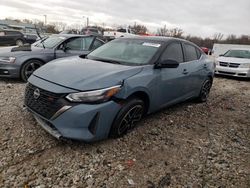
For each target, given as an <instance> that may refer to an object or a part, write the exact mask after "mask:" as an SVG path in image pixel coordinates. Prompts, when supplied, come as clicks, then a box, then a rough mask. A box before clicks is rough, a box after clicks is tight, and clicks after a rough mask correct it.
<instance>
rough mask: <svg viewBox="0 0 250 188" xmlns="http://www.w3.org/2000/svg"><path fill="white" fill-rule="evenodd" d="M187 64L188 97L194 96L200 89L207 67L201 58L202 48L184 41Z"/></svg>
mask: <svg viewBox="0 0 250 188" xmlns="http://www.w3.org/2000/svg"><path fill="white" fill-rule="evenodd" d="M183 49H184V55H185V63H184V64H185V65H186V70H187V75H188V77H187V80H186V83H187V84H186V85H185V86H184V88H185V91H186V94H185V96H186V98H190V97H194V96H195V95H197V91H198V90H200V83H201V82H202V79H203V77H204V76H203V72H204V68H205V64H204V62H203V61H202V60H201V52H200V50H199V49H198V48H197V47H196V46H194V45H192V44H189V43H183Z"/></svg>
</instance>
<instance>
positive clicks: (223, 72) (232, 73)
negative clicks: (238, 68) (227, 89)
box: [218, 71, 236, 75]
mask: <svg viewBox="0 0 250 188" xmlns="http://www.w3.org/2000/svg"><path fill="white" fill-rule="evenodd" d="M218 72H219V73H221V74H228V75H235V74H236V73H234V72H225V71H218Z"/></svg>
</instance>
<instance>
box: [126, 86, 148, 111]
mask: <svg viewBox="0 0 250 188" xmlns="http://www.w3.org/2000/svg"><path fill="white" fill-rule="evenodd" d="M131 98H139V99H141V100H143V102H144V103H145V114H147V113H148V111H149V107H150V98H149V95H148V93H147V92H145V91H135V92H133V93H131V94H130V95H129V96H128V97H127V99H131Z"/></svg>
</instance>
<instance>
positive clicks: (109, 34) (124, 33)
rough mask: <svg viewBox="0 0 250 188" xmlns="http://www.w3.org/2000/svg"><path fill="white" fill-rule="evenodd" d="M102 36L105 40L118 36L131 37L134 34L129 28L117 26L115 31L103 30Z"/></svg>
mask: <svg viewBox="0 0 250 188" xmlns="http://www.w3.org/2000/svg"><path fill="white" fill-rule="evenodd" d="M103 36H104V37H105V38H106V39H107V40H113V39H116V38H120V37H133V36H136V35H135V34H134V32H133V31H132V30H131V29H129V28H119V29H117V30H116V31H104V34H103Z"/></svg>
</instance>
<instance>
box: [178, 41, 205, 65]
mask: <svg viewBox="0 0 250 188" xmlns="http://www.w3.org/2000/svg"><path fill="white" fill-rule="evenodd" d="M185 45H189V46H192V47H194V48H195V54H196V57H197V59H196V60H192V61H187V53H186V49H185ZM182 48H183V51H184V54H185V63H188V62H193V61H199V60H200V59H201V57H202V53H201V55H200V57H199V58H198V54H197V50H199V49H198V48H197V46H195V45H193V44H191V43H188V42H182Z"/></svg>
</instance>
